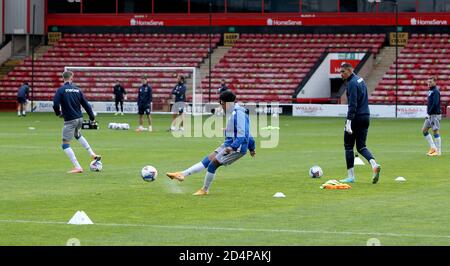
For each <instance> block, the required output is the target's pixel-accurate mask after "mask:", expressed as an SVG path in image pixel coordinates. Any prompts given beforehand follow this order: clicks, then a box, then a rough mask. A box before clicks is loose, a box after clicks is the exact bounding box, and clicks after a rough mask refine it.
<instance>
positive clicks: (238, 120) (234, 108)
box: [167, 90, 256, 196]
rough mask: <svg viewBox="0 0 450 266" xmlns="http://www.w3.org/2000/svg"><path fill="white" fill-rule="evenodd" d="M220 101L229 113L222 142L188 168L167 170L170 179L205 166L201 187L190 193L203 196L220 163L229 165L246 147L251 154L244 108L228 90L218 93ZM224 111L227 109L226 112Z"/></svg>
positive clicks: (253, 149) (253, 152) (252, 146)
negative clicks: (170, 171)
mask: <svg viewBox="0 0 450 266" xmlns="http://www.w3.org/2000/svg"><path fill="white" fill-rule="evenodd" d="M219 99H220V105H221V106H222V108H223V110H224V111H225V112H226V113H227V114H228V115H229V118H228V121H227V125H226V128H225V142H224V143H223V144H222V145H220V146H219V147H218V148H217V149H216V150H215V151H214V152H212V153H211V154H210V155H208V156H206V157H205V158H203V160H202V161H201V162H198V163H197V164H194V165H193V166H191V167H190V168H188V169H186V170H184V171H182V172H175V173H167V176H168V177H169V178H171V179H176V180H178V181H183V180H184V179H185V177H187V176H190V175H192V174H194V173H198V172H200V171H203V170H204V169H207V172H206V175H205V180H204V184H203V187H202V188H201V189H200V190H198V191H197V192H195V193H194V194H193V195H194V196H204V195H207V194H208V193H209V187H210V186H211V183H212V182H213V180H214V176H215V175H216V170H217V168H219V167H220V166H222V165H230V164H232V163H233V162H235V161H237V160H238V159H240V158H241V157H242V156H244V155H245V154H246V153H247V150H249V151H250V155H251V156H252V157H254V156H255V154H256V152H255V141H254V139H253V137H252V136H251V134H250V119H249V117H248V114H247V113H246V109H245V108H243V107H241V106H239V105H238V104H236V103H235V100H236V95H234V93H233V92H232V91H230V90H228V91H225V92H223V93H221V94H220V97H219ZM227 111H228V112H227Z"/></svg>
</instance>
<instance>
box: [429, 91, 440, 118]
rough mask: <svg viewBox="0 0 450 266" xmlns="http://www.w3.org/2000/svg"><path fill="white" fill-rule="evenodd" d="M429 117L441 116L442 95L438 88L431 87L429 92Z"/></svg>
mask: <svg viewBox="0 0 450 266" xmlns="http://www.w3.org/2000/svg"><path fill="white" fill-rule="evenodd" d="M427 98H428V105H427V113H428V115H440V114H441V94H440V92H439V89H438V88H437V87H436V86H433V87H431V88H430V89H429V90H428V97H427Z"/></svg>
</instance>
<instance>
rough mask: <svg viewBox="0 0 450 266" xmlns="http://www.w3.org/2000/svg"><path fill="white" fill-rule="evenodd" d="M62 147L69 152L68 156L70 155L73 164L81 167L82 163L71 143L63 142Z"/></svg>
mask: <svg viewBox="0 0 450 266" xmlns="http://www.w3.org/2000/svg"><path fill="white" fill-rule="evenodd" d="M62 148H63V150H64V152H65V153H66V154H67V156H68V157H69V159H70V161H71V162H72V164H73V166H74V167H75V168H78V169H80V168H81V165H80V164H79V163H78V160H77V157H75V153H74V152H73V150H72V148H71V147H70V145H69V144H63V145H62Z"/></svg>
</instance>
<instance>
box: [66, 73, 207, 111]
mask: <svg viewBox="0 0 450 266" xmlns="http://www.w3.org/2000/svg"><path fill="white" fill-rule="evenodd" d="M64 70H65V71H72V72H73V73H74V83H75V84H76V85H77V86H79V87H80V88H81V89H82V90H83V93H84V94H85V95H86V97H87V98H88V100H89V101H93V102H96V101H98V102H102V101H109V102H111V101H113V99H112V96H113V87H114V85H115V84H116V83H117V82H120V84H121V85H122V86H123V87H124V88H125V91H126V93H127V100H126V102H135V101H136V100H137V92H138V88H139V87H140V86H141V85H142V79H143V78H144V77H145V78H147V80H148V84H149V85H150V86H151V87H152V93H153V110H154V111H157V112H158V111H161V112H169V111H170V110H169V105H170V103H171V101H172V95H171V93H172V89H173V88H174V87H175V85H176V84H177V77H178V75H183V76H184V77H185V85H186V88H187V91H186V98H187V100H186V101H187V103H188V105H190V106H189V107H188V108H187V112H191V113H192V114H198V113H201V109H202V96H201V90H200V89H199V88H198V84H197V83H198V81H199V80H200V78H199V76H200V73H198V72H199V71H198V69H196V68H195V67H128V66H124V67H120V66H119V67H117V66H116V67H88V66H66V67H64ZM196 110H199V111H196Z"/></svg>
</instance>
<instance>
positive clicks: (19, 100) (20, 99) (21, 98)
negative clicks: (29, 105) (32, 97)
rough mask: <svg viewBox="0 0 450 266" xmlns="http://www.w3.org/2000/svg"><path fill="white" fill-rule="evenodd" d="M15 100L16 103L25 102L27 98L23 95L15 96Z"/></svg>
mask: <svg viewBox="0 0 450 266" xmlns="http://www.w3.org/2000/svg"><path fill="white" fill-rule="evenodd" d="M17 102H18V103H26V102H27V99H26V98H25V97H17Z"/></svg>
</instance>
